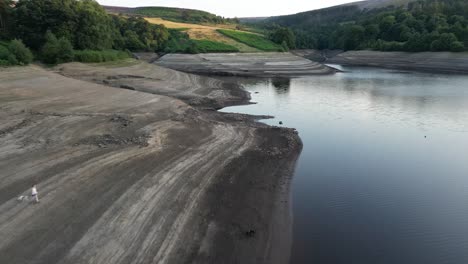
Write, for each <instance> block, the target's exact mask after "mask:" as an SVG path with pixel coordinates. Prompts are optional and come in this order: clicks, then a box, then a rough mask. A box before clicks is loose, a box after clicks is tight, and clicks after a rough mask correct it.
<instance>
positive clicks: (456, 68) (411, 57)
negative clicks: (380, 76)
mask: <svg viewBox="0 0 468 264" xmlns="http://www.w3.org/2000/svg"><path fill="white" fill-rule="evenodd" d="M334 55H335V54H332V55H331V56H329V57H328V58H329V59H327V60H326V62H327V63H334V64H342V65H354V66H373V67H384V68H392V69H402V70H416V71H428V72H442V73H461V74H466V73H468V53H452V52H420V53H408V52H379V51H348V52H344V53H340V54H338V55H336V56H334Z"/></svg>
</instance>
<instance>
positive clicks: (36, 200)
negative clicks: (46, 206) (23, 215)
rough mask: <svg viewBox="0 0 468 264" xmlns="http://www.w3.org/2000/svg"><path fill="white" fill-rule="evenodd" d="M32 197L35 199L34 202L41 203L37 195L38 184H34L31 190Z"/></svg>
mask: <svg viewBox="0 0 468 264" xmlns="http://www.w3.org/2000/svg"><path fill="white" fill-rule="evenodd" d="M31 196H32V198H33V199H34V202H36V203H38V202H39V197H38V195H37V188H36V184H34V185H33V186H32V188H31Z"/></svg>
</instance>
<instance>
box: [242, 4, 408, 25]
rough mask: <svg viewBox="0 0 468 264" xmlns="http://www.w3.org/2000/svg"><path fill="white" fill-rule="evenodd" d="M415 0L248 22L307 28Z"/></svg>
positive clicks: (338, 7)
mask: <svg viewBox="0 0 468 264" xmlns="http://www.w3.org/2000/svg"><path fill="white" fill-rule="evenodd" d="M414 1H417V0H367V1H358V2H352V3H348V4H343V5H338V6H332V7H328V8H323V9H317V10H311V11H306V12H301V13H297V14H292V15H284V16H275V17H269V18H267V19H263V20H252V21H248V20H247V21H248V22H254V23H256V22H265V21H266V22H273V23H277V24H280V25H285V26H293V27H300V28H301V27H304V28H308V27H309V26H310V25H311V24H312V23H315V24H317V23H320V24H330V23H340V22H344V21H350V20H354V19H356V18H357V17H358V16H359V15H361V14H362V12H363V11H364V10H368V11H369V10H372V9H383V8H389V7H401V6H406V5H407V4H408V3H410V2H414Z"/></svg>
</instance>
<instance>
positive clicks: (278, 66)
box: [154, 52, 335, 78]
mask: <svg viewBox="0 0 468 264" xmlns="http://www.w3.org/2000/svg"><path fill="white" fill-rule="evenodd" d="M154 63H155V64H157V65H161V66H164V67H168V68H171V69H175V70H179V71H183V72H189V73H197V74H204V75H221V76H242V77H266V78H268V77H296V76H305V75H322V74H332V73H334V72H335V70H334V69H332V68H329V67H327V66H325V65H323V64H320V63H316V62H313V61H310V60H308V59H304V58H302V57H299V56H296V55H293V54H291V53H289V52H286V53H275V52H269V53H222V54H214V53H212V54H196V55H188V54H167V55H165V56H163V57H161V58H160V59H159V60H157V61H155V62H154Z"/></svg>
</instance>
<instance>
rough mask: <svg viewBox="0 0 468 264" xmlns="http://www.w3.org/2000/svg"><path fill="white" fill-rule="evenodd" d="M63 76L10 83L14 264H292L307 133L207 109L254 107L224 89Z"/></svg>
mask: <svg viewBox="0 0 468 264" xmlns="http://www.w3.org/2000/svg"><path fill="white" fill-rule="evenodd" d="M56 71H57V72H51V71H46V70H44V69H41V68H39V67H36V66H29V67H18V68H9V69H1V70H0V110H1V111H0V120H1V121H2V122H0V167H1V168H2V169H1V170H0V237H1V238H2V239H1V240H0V263H44V264H45V263H47V264H53V263H60V264H67V263H70V264H71V263H74V264H75V263H125V264H127V263H284V262H286V261H287V258H288V257H289V246H290V244H289V242H290V233H289V232H288V231H287V230H288V228H289V219H290V215H289V206H288V203H289V200H288V198H289V195H288V188H289V182H288V181H289V177H290V176H291V175H292V170H293V167H294V163H295V160H296V158H297V156H298V155H299V152H300V149H301V145H300V140H299V138H298V136H297V134H296V133H295V132H294V131H293V130H291V129H280V128H271V127H267V126H265V125H262V124H258V123H255V122H254V121H253V120H252V118H251V117H247V116H244V115H237V114H221V113H218V112H216V111H213V110H203V109H204V108H207V107H208V108H209V104H210V102H214V103H213V104H215V105H217V106H222V105H228V104H231V103H234V102H243V101H245V100H246V97H245V93H242V92H239V91H238V90H237V89H238V87H236V86H232V85H230V84H224V82H220V81H216V80H214V79H205V78H199V79H198V78H196V76H192V75H186V74H182V73H178V72H175V71H171V70H168V71H166V70H165V69H161V68H160V67H157V66H154V65H148V64H144V63H136V64H132V65H121V66H113V67H103V66H87V65H83V64H67V65H61V66H60V67H59V68H57V69H56ZM64 75H66V76H64ZM143 76H144V77H143ZM171 80H172V81H171ZM104 81H107V82H108V83H106V82H104ZM124 85H125V86H126V87H123V88H124V89H122V88H115V87H120V86H124ZM127 86H128V87H127ZM169 87H170V88H169ZM232 91H234V92H232ZM167 95H169V96H167ZM197 102H201V103H197ZM187 103H188V104H187ZM192 103H193V106H191V104H192ZM212 107H214V106H212ZM33 183H36V184H37V185H38V191H39V195H40V198H41V202H40V203H39V204H32V203H30V202H29V201H18V200H17V197H19V196H20V195H28V194H29V188H30V186H31V184H33ZM285 227H286V232H278V231H277V230H280V229H284V228H285ZM250 230H252V231H253V232H250V233H246V232H248V231H250Z"/></svg>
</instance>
